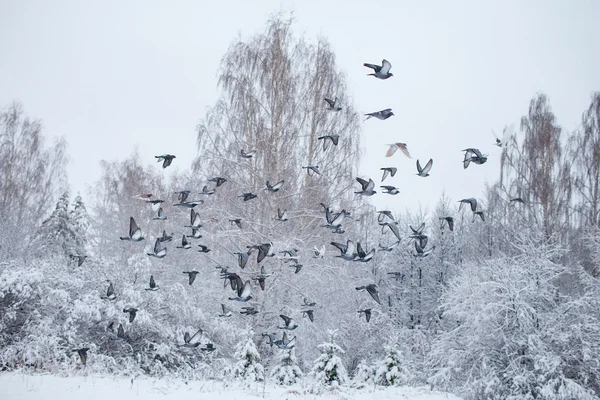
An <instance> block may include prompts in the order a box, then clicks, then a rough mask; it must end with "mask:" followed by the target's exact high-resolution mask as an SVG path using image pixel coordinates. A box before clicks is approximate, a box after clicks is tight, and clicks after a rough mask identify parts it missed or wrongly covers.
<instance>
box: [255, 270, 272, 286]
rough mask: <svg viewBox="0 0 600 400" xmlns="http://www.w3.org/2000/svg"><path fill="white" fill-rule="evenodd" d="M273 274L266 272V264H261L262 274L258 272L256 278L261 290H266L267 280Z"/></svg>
mask: <svg viewBox="0 0 600 400" xmlns="http://www.w3.org/2000/svg"><path fill="white" fill-rule="evenodd" d="M269 276H271V275H270V274H267V273H266V272H265V266H264V265H263V266H261V267H260V274H258V275H257V276H256V277H255V278H254V280H255V281H257V282H258V285H259V286H260V289H261V290H265V280H266V279H267V278H268V277H269Z"/></svg>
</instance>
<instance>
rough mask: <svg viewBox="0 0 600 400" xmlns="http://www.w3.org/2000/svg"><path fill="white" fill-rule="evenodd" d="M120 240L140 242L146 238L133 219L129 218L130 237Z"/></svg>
mask: <svg viewBox="0 0 600 400" xmlns="http://www.w3.org/2000/svg"><path fill="white" fill-rule="evenodd" d="M120 239H121V240H129V241H132V242H140V241H142V240H144V237H143V236H142V230H141V229H140V228H138V226H137V224H136V223H135V220H134V219H133V217H129V236H125V237H123V236H121V237H120Z"/></svg>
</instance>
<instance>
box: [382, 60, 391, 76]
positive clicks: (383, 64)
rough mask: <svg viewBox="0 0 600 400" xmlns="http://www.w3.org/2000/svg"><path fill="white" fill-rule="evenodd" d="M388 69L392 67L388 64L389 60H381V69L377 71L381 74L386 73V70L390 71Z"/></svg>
mask: <svg viewBox="0 0 600 400" xmlns="http://www.w3.org/2000/svg"><path fill="white" fill-rule="evenodd" d="M390 69H392V64H390V62H389V61H388V60H385V59H384V60H382V61H381V70H380V71H379V72H380V73H381V74H383V75H387V73H388V72H390Z"/></svg>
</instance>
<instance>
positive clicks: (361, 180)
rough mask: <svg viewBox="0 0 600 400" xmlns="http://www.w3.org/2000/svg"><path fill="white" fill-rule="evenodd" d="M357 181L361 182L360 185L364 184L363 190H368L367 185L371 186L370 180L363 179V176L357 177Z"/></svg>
mask: <svg viewBox="0 0 600 400" xmlns="http://www.w3.org/2000/svg"><path fill="white" fill-rule="evenodd" d="M356 181H357V182H358V183H360V186H362V190H363V191H364V190H367V187H368V186H369V182H367V181H365V180H364V179H362V178H356Z"/></svg>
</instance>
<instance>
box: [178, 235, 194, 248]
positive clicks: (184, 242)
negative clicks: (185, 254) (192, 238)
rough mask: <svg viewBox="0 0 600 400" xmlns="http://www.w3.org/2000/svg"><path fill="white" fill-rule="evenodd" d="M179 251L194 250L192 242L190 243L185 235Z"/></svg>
mask: <svg viewBox="0 0 600 400" xmlns="http://www.w3.org/2000/svg"><path fill="white" fill-rule="evenodd" d="M177 248H178V249H186V250H187V249H190V248H192V245H191V244H190V242H188V240H187V237H186V236H185V235H183V236H182V237H181V246H177Z"/></svg>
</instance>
